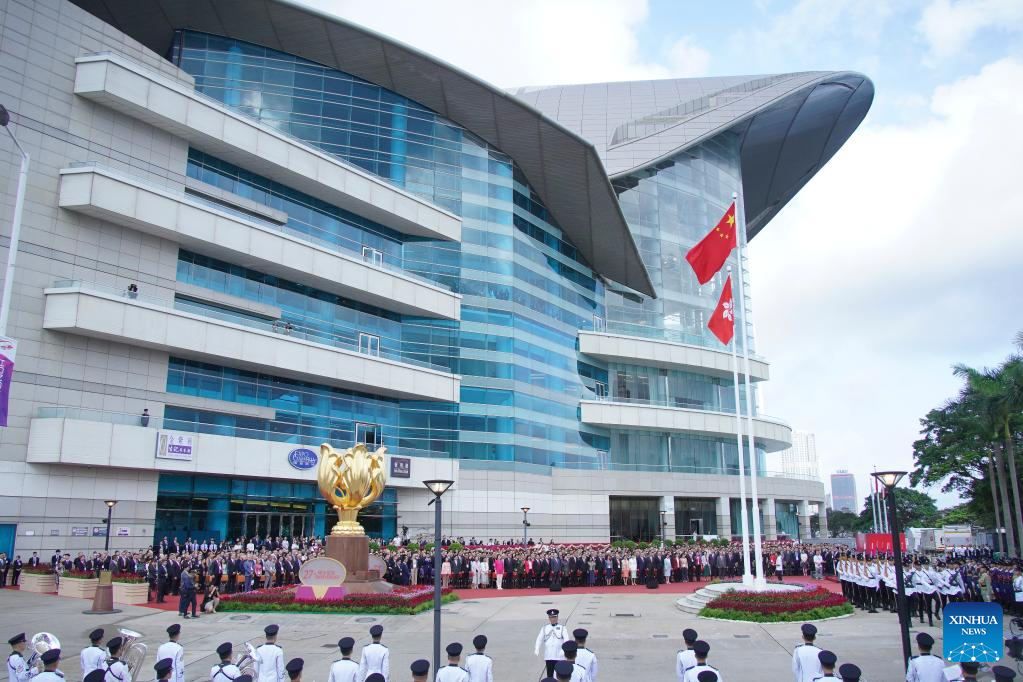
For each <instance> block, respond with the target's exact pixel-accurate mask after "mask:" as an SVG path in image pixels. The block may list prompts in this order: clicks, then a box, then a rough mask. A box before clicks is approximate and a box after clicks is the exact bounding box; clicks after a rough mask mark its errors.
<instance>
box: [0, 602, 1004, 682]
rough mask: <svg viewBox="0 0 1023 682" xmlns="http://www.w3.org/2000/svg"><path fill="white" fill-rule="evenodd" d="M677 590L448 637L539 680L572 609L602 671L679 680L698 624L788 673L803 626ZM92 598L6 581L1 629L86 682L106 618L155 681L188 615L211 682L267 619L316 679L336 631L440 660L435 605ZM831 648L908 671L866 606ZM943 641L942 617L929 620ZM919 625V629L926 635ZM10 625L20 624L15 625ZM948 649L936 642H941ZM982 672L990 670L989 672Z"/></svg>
mask: <svg viewBox="0 0 1023 682" xmlns="http://www.w3.org/2000/svg"><path fill="white" fill-rule="evenodd" d="M677 598H678V595H677V594H670V593H667V592H661V591H658V592H653V593H647V594H642V593H625V594H622V593H604V594H601V593H596V594H567V595H553V594H550V593H542V594H528V595H519V594H516V593H515V592H509V593H508V596H506V597H500V598H497V597H490V598H486V599H474V598H472V595H470V596H469V597H468V598H466V599H463V600H461V601H458V602H454V603H453V604H450V605H447V606H445V607H444V616H443V617H444V625H443V632H444V634H443V638H442V642H443V643H444V644H447V643H448V642H451V641H456V640H457V641H460V642H462V643H463V644H465V645H466V646H467V647H469V645H470V641H471V640H472V637H473V636H474V635H475V634H477V633H483V634H486V635H487V636H488V637H489V638H490V646H489V647H488V648H487V653H489V654H490V655H491V656H492V657H493V659H494V670H495V675H494V679H495V680H496V681H497V682H535V681H536V680H537V679H538V678H539V677H540V674H539V673H540V671H541V669H542V662H541V661H540V660H539V659H538V658H536V657H534V656H533V643H534V641H535V638H536V634H537V631H538V629H539V628H540V626H541V625H542V624H543V623H544V622H545V620H546V618H545V616H544V612H545V610H546V609H548V608H551V607H555V608H559V609H561V612H562V618H563V622H566V623H567V624H568V626H569V627H585V628H586V629H588V630H589V631H590V648H592V649H593V650H594V651H595V652H596V653H597V655H598V657H599V659H600V679H601V680H602V681H604V682H614V681H619V680H634V681H635V682H639V681H641V680H657V681H660V680H663V681H664V682H673V681H674V680H675V676H674V667H673V666H674V659H675V653H676V651H677V649H678V647H679V645H680V644H679V642H680V639H681V632H682V630H683V628H686V627H692V628H695V629H696V630H698V631H699V633H700V637H701V639H705V640H707V641H708V642H709V643H710V644H711V653H710V662H711V664H712V665H714V666H716V667H718V668H719V669H720V670H721V672H722V675H723V677H724V679H725V680H727V681H728V682H736V681H737V680H743V681H747V680H764V681H765V682H767V681H770V682H786V681H788V680H791V679H792V673H791V671H790V665H791V656H792V648H793V646H795V645H796V644H797V643H798V642H799V641H800V639H799V624H798V623H788V624H770V625H759V624H752V623H730V622H720V621H708V620H701V619H699V618H696V617H695V616H692V615H689V614H685V613H682V612H681V611H679V610H678V609H677V608H676V607H675V600H676V599H677ZM89 606H90V603H89V602H87V601H84V600H80V599H70V598H63V597H57V596H52V595H37V594H30V593H25V592H17V591H13V590H4V591H0V632H2V633H3V638H4V639H6V638H7V637H9V636H10V634H16V633H18V632H21V631H24V632H26V633H28V635H29V636H31V635H32V634H33V633H36V632H40V631H47V632H52V633H53V634H55V635H57V637H58V638H60V640H61V643H62V645H63V647H64V649H65V651H66V659H65V660H64V662H63V664H62V669H63V670H64V671H65V673H66V674H67V677H68V679H69V680H79V679H81V678H80V676H79V664H78V652H79V651H80V650H81V649H82V647H84V646H85V645H86V644H87V638H86V633H88V632H89V631H90V630H91V629H92V628H95V627H103V628H106V629H107V632H108V634H109V633H111V632H113V631H114V630H115V629H116V628H118V627H126V628H129V629H132V630H137V631H138V632H140V633H142V634H143V635H144V636H145V641H146V642H147V643H148V644H149V647H150V649H149V651H150V653H149V655H148V657H147V659H146V666H145V669H144V674H143V676H142V680H143V681H145V680H151V679H153V671H152V664H153V663H154V660H153V658H154V654H155V651H156V647H157V646H158V645H159V644H160V643H161V642H163V641H164V640H165V638H166V637H165V628H166V627H167V626H168V625H170V624H171V623H175V622H180V623H181V625H182V634H181V643H182V644H183V645H184V647H185V662H186V672H185V679H186V680H187V681H188V682H192V681H194V680H203V681H205V680H208V679H209V669H210V667H211V666H212V665H213V664H214V663H215V662H216V660H217V657H216V654H215V653H214V649H215V648H216V646H217V645H218V644H220V643H221V642H224V641H231V642H233V643H234V644H235V645H236V648H237V646H238V644H239V643H240V642H242V641H251V642H254V643H259V641H261V639H262V631H263V627H264V626H266V625H268V624H270V623H277V624H279V625H280V626H281V634H280V638H279V643H280V644H281V646H282V647H283V648H284V653H285V658H292V657H295V656H300V657H302V658H304V659H305V661H306V668H305V674H304V675H303V680H304V681H305V682H325V681H326V679H327V673H328V669H329V667H330V663H331V662H332V661H334V660H335V659H336V658H337V657H338V656H337V653H338V652H337V648H336V643H337V640H338V639H339V638H340V637H342V636H345V635H348V636H352V637H354V638H355V639H356V641H357V643H358V646H357V652H358V648H361V646H362V645H363V644H365V643H367V642H368V641H369V636H368V630H369V628H370V626H371V625H372V624H374V623H381V624H382V625H383V626H384V628H385V630H384V643H385V644H387V646H388V647H389V648H390V652H391V672H392V674H391V679H392V680H394V681H395V682H402V681H403V680H408V679H411V676H410V675H409V674H408V666H409V663H411V661H412V660H414V659H416V658H427V659H429V658H431V656H432V654H431V651H432V646H433V644H432V642H433V639H432V631H433V630H432V628H433V616H432V612H429V611H428V612H425V613H422V614H420V615H417V616H375V615H361V616H359V615H345V616H331V615H304V614H303V615H297V614H237V613H221V614H215V615H207V616H203V617H201V618H199V619H198V620H185V621H182V620H179V619H178V618H177V615H176V614H175V613H174V612H168V611H163V610H156V609H151V608H146V607H135V606H126V607H123V612H122V613H118V614H113V615H106V616H89V615H84V614H83V613H82V611H83V610H84V609H86V608H88V607H89ZM818 626H819V628H820V636H819V640H818V642H819V644H820V646H822V647H824V648H827V649H831V650H833V651H834V652H835V653H836V654H838V657H839V662H853V663H856V664H857V665H859V666H860V667H861V668H862V669H863V671H864V680H868V681H870V682H897V681H898V680H901V679H904V676H903V675H902V674H901V673H900V670H901V663H900V644H899V631H898V623H897V621H896V619H895V617H894V616H893V615H891V614H877V615H872V614H862V613H857V614H856V615H854V616H852V617H849V618H843V619H837V620H831V621H824V622H821V623H819V624H818ZM923 629H924V630H925V631H926V632H929V633H930V634H931V635H933V636H934V637H935V639H937V640H938V642H939V644H938V646H940V642H941V627H940V625H936V626H935V627H933V628H932V627H927V626H924V628H923ZM916 631H917V630H914V631H913V632H914V633H915V632H916ZM7 633H10V634H7ZM936 648H937V647H936ZM981 679H990V676H989V675H988V676H983V677H982V678H981Z"/></svg>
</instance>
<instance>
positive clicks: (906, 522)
mask: <svg viewBox="0 0 1023 682" xmlns="http://www.w3.org/2000/svg"><path fill="white" fill-rule="evenodd" d="M895 500H896V506H895V509H896V511H897V512H898V514H899V526H900V527H902V528H903V529H905V528H909V527H910V526H913V527H924V528H927V527H931V526H934V525H935V524H937V522H938V518H939V517H938V504H937V502H935V501H934V498H933V497H931V496H930V495H928V494H926V493H922V492H920V491H919V490H913V489H912V488H899V489H897V490H896V491H895ZM873 519H874V517H873V512H872V511H871V502H870V495H867V496H866V497H865V498H864V500H863V511H861V512H860V527H861V528H863V529H868V528H872V527H873Z"/></svg>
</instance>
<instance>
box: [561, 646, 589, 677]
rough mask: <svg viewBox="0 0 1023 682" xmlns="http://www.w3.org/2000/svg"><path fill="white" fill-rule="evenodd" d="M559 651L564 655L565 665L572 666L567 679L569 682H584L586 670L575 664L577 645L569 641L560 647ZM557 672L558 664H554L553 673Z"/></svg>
mask: <svg viewBox="0 0 1023 682" xmlns="http://www.w3.org/2000/svg"><path fill="white" fill-rule="evenodd" d="M561 650H562V651H563V652H564V653H565V663H571V664H572V673H571V675H569V678H568V679H569V680H570V682H586V668H584V667H582V666H581V665H579V664H578V663H576V662H575V655H576V652H578V651H579V645H578V644H576V643H575V641H574V640H570V641H568V642H565V643H564V644H562V645H561ZM559 663H560V661H559ZM557 671H558V664H557V663H555V664H554V672H557Z"/></svg>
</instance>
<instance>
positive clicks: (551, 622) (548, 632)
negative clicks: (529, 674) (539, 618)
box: [533, 609, 568, 677]
mask: <svg viewBox="0 0 1023 682" xmlns="http://www.w3.org/2000/svg"><path fill="white" fill-rule="evenodd" d="M560 613H561V612H560V611H558V610H557V609H547V621H548V622H547V625H544V626H543V627H542V628H540V633H539V634H538V635H537V636H536V646H534V647H533V655H534V656H539V655H540V653H541V646H542V647H543V660H544V662H545V663H546V664H547V677H553V676H554V664H555V663H557V662H558V661H563V660H564V659H565V656H564V654H563V652H562V651H561V645H562V644H564V643H565V642H567V641H568V629H567V628H565V626H564V625H561V624H560V623H558V615H559V614H560Z"/></svg>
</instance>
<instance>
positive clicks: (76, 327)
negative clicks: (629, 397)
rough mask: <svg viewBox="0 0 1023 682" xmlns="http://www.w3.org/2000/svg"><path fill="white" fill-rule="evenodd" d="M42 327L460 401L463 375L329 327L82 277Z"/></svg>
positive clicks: (373, 390)
mask: <svg viewBox="0 0 1023 682" xmlns="http://www.w3.org/2000/svg"><path fill="white" fill-rule="evenodd" d="M44 294H45V295H46V308H45V312H44V316H43V328H44V329H47V330H49V331H59V332H66V333H69V334H77V335H80V336H88V337H92V338H98V339H106V340H109V341H116V342H119V343H124V344H127V345H130V346H141V347H144V348H151V349H154V350H159V351H163V352H167V353H171V354H173V355H176V356H180V357H185V358H192V359H196V360H201V361H204V362H213V363H217V364H227V365H230V366H233V367H238V368H240V369H247V370H252V371H258V372H264V373H267V374H273V375H276V376H284V377H288V378H292V379H298V380H301V381H310V382H314V383H318V384H326V385H330V386H337V387H339V388H345V389H349V390H354V391H361V392H364V393H370V394H373V395H381V396H389V397H395V398H415V399H421V400H440V401H445V402H457V401H458V397H459V386H460V384H461V378H460V377H459V376H457V375H454V374H451V373H449V372H447V371H445V370H444V369H443V368H439V367H437V366H433V365H427V364H425V363H417V362H414V361H413V360H411V359H409V358H405V357H402V356H400V355H393V354H390V353H387V352H386V351H383V350H380V349H379V346H378V349H377V351H376V352H375V353H368V352H366V353H363V352H360V349H359V348H358V347H357V346H356V345H354V344H351V343H350V342H347V341H345V340H344V339H341V338H339V337H336V336H331V335H329V334H326V333H324V332H321V331H318V330H312V329H306V328H302V327H294V326H291V325H281V324H280V323H279V322H278V321H271V320H262V319H259V318H258V317H255V316H252V315H246V314H239V313H233V312H231V311H228V310H220V311H217V310H215V309H212V308H206V307H201V306H199V305H195V304H189V303H187V302H184V301H174V300H173V298H169V297H168V298H161V297H160V296H159V295H148V294H147V295H145V296H142V295H139V293H138V292H126V291H124V290H117V289H113V288H106V287H103V286H101V285H97V284H91V283H83V282H58V283H57V284H56V285H55V286H54V287H53V288H49V289H46V290H45V291H44Z"/></svg>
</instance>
